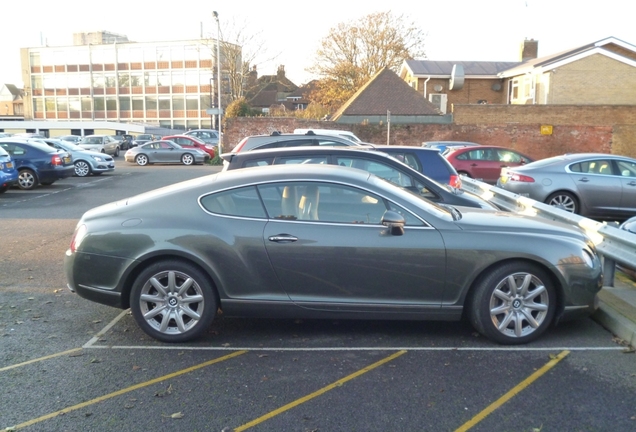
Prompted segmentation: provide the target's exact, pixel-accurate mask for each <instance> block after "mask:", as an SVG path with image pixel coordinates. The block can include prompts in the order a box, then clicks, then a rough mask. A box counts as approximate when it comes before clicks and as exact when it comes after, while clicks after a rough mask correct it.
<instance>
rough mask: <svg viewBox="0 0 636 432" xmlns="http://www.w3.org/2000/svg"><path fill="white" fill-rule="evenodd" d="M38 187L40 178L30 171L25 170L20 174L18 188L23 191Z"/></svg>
mask: <svg viewBox="0 0 636 432" xmlns="http://www.w3.org/2000/svg"><path fill="white" fill-rule="evenodd" d="M37 185H38V178H37V176H36V175H35V173H34V172H33V171H31V170H30V169H23V170H22V171H20V173H19V174H18V187H19V188H20V189H22V190H31V189H35V188H36V187H37Z"/></svg>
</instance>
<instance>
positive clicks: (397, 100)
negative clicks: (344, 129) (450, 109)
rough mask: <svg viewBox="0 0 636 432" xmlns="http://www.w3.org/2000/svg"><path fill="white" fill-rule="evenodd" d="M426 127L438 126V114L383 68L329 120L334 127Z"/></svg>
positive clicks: (422, 98)
mask: <svg viewBox="0 0 636 432" xmlns="http://www.w3.org/2000/svg"><path fill="white" fill-rule="evenodd" d="M389 117H390V121H391V122H392V123H402V124H408V123H427V122H428V121H429V120H430V118H431V117H435V118H436V120H437V121H436V122H438V123H439V122H440V119H439V117H441V113H440V111H439V110H438V109H437V108H436V107H435V106H434V105H433V104H432V103H431V102H429V101H427V100H426V99H425V98H424V95H423V94H422V93H420V92H418V91H417V90H415V89H413V88H412V87H411V86H410V85H408V84H407V83H406V82H405V81H404V80H402V79H400V77H399V76H398V75H397V74H396V73H395V72H393V71H391V70H390V69H388V68H383V69H382V70H380V71H379V72H378V73H377V74H375V75H374V76H373V77H372V78H371V79H370V80H369V81H368V82H367V83H366V84H365V85H364V86H362V87H361V88H360V89H359V90H358V91H357V92H356V93H355V94H354V95H353V96H351V98H349V100H348V101H347V102H345V103H344V104H343V105H342V106H341V107H340V109H339V110H338V111H336V112H335V113H334V114H333V115H332V116H331V120H332V121H335V122H337V123H348V124H359V123H382V122H386V121H387V119H388V118H389Z"/></svg>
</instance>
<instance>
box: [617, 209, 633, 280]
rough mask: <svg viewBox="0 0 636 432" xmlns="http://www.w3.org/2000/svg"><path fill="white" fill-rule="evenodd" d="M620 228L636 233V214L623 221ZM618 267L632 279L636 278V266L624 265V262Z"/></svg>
mask: <svg viewBox="0 0 636 432" xmlns="http://www.w3.org/2000/svg"><path fill="white" fill-rule="evenodd" d="M619 228H620V229H622V230H625V231H628V232H630V233H632V234H636V216H634V217H631V218H629V219H627V220H626V221H625V222H623V223H622V224H621V225H620V227H619ZM616 267H617V268H618V269H619V270H620V271H622V272H623V273H625V274H627V275H629V276H630V277H631V278H632V279H634V280H636V268H635V267H628V266H624V265H622V264H617V265H616Z"/></svg>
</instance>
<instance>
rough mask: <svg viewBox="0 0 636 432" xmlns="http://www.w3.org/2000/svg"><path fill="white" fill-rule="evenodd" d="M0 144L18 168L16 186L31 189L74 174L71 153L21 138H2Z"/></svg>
mask: <svg viewBox="0 0 636 432" xmlns="http://www.w3.org/2000/svg"><path fill="white" fill-rule="evenodd" d="M0 146H1V147H2V148H4V149H5V150H6V151H7V153H9V154H10V155H11V157H12V158H13V161H14V163H15V166H16V168H17V169H18V173H19V174H18V187H19V188H20V189H24V190H31V189H34V188H35V187H37V186H38V185H50V184H53V183H54V182H55V181H57V180H60V179H64V178H67V177H71V176H72V175H73V174H75V165H73V160H72V158H71V155H70V154H69V153H67V152H65V151H59V150H57V149H54V148H52V147H49V146H48V145H46V143H37V142H26V141H24V140H21V139H13V138H2V139H1V140H0Z"/></svg>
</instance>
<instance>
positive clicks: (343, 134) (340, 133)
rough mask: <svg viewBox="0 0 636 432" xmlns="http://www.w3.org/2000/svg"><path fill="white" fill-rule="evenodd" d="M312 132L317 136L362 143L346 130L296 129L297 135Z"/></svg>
mask: <svg viewBox="0 0 636 432" xmlns="http://www.w3.org/2000/svg"><path fill="white" fill-rule="evenodd" d="M309 131H312V132H313V133H315V134H316V135H335V136H340V137H343V138H346V139H348V140H350V141H353V142H354V143H361V142H362V140H361V139H360V138H358V137H357V136H355V135H354V134H353V132H351V131H346V130H337V129H294V133H295V134H306V133H307V132H309Z"/></svg>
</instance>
